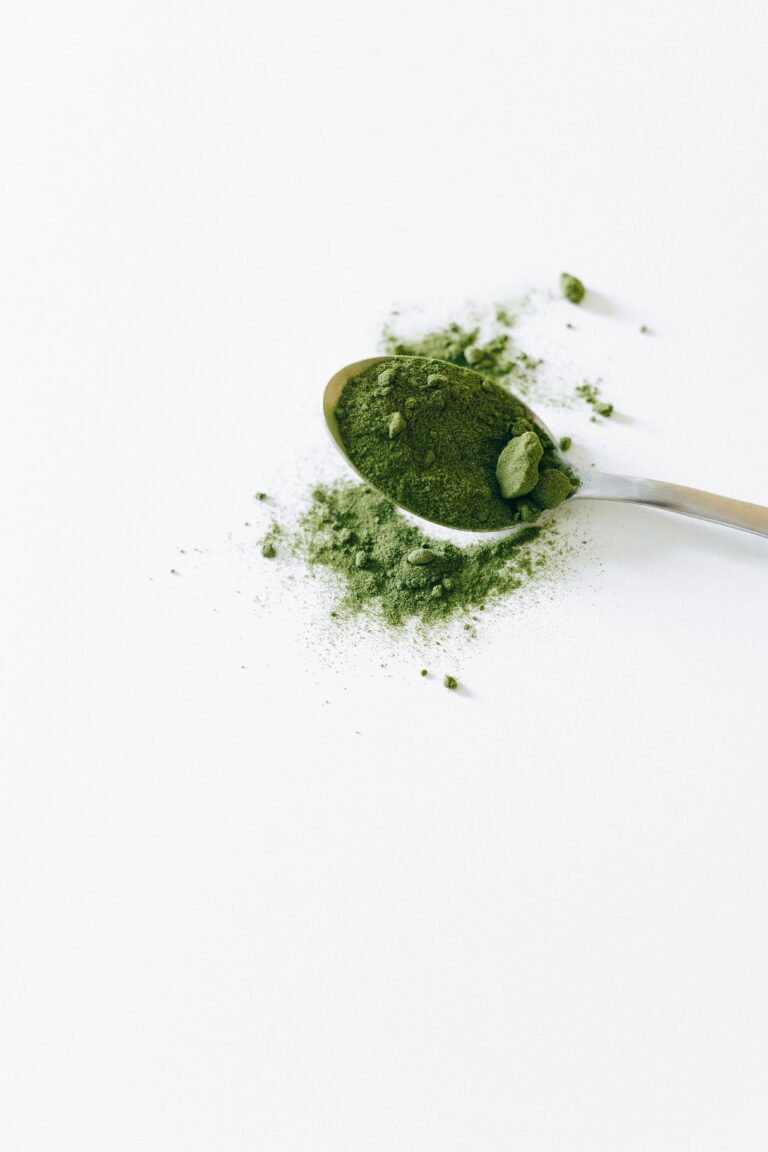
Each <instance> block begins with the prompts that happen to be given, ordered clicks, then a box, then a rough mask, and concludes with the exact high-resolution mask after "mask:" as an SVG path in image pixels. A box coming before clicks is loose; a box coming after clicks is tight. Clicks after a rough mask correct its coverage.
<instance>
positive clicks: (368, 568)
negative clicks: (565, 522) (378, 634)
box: [297, 481, 560, 626]
mask: <svg viewBox="0 0 768 1152" xmlns="http://www.w3.org/2000/svg"><path fill="white" fill-rule="evenodd" d="M556 540H557V537H556V535H555V532H554V529H553V528H552V527H551V526H550V527H548V528H546V529H540V528H538V527H537V526H524V527H521V528H518V529H517V530H516V531H513V532H511V533H509V534H508V535H507V536H505V537H503V538H502V539H492V540H490V541H489V542H488V543H483V544H473V545H470V546H468V547H466V548H458V547H457V546H456V545H455V544H451V543H447V542H443V541H437V540H434V539H432V538H431V537H429V536H427V535H426V534H425V533H424V532H422V531H421V529H420V528H418V527H416V525H414V524H412V523H410V522H409V521H408V520H407V519H406V518H405V517H404V516H403V515H402V513H400V512H399V511H398V510H397V508H395V506H394V505H393V504H392V503H391V502H390V501H389V500H387V499H386V498H385V497H384V496H382V495H381V494H380V493H378V492H376V491H375V489H373V488H371V487H370V486H369V485H367V484H353V483H349V482H346V481H338V482H336V483H335V484H329V485H321V486H320V487H318V488H316V489H315V490H314V492H313V494H312V503H311V505H310V507H309V510H308V511H307V513H306V514H305V516H304V517H303V520H302V521H301V524H300V528H299V533H298V539H297V545H298V550H299V552H300V553H301V554H302V555H303V556H304V558H305V559H306V560H307V562H308V563H309V564H310V565H311V566H315V565H319V566H322V567H324V568H327V569H329V570H330V571H331V572H333V573H335V574H336V576H337V577H338V578H339V579H340V581H341V586H342V589H343V598H342V603H341V605H340V611H341V612H342V613H343V614H350V615H354V614H356V613H360V612H365V611H373V612H374V613H375V614H377V615H379V616H380V618H382V619H383V620H384V621H385V622H386V623H388V624H390V625H395V626H397V625H401V624H404V623H405V622H406V621H407V620H409V619H414V618H415V619H416V620H418V621H420V622H421V623H423V624H428V625H429V624H434V623H438V622H440V621H446V620H449V619H451V618H453V617H455V616H457V615H460V614H468V613H470V612H471V611H472V610H473V609H482V608H484V607H485V605H486V604H487V603H489V602H491V601H493V600H495V599H497V598H499V597H502V596H505V595H508V594H509V593H511V592H515V591H517V589H519V588H521V587H522V586H523V585H524V584H527V583H529V582H530V581H531V580H532V579H533V578H535V577H536V576H537V575H540V574H543V573H544V572H546V571H547V570H548V569H549V568H551V566H552V563H553V561H554V560H555V559H556V557H557V556H559V554H560V552H559V549H558V548H556Z"/></svg>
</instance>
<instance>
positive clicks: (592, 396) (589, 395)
mask: <svg viewBox="0 0 768 1152" xmlns="http://www.w3.org/2000/svg"><path fill="white" fill-rule="evenodd" d="M574 391H575V393H576V395H577V396H578V397H580V398H581V399H582V400H586V402H587V404H589V406H590V407H591V408H592V410H593V411H594V412H596V413H597V415H598V416H605V417H606V418H607V417H609V416H612V415H613V404H607V403H606V402H605V401H604V400H601V399H600V389H599V388H598V386H597V384H587V383H584V384H577V385H576V387H575V389H574Z"/></svg>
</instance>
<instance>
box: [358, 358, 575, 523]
mask: <svg viewBox="0 0 768 1152" xmlns="http://www.w3.org/2000/svg"><path fill="white" fill-rule="evenodd" d="M457 339H458V337H457ZM463 340H464V337H462V338H461V340H460V341H459V344H463ZM457 349H458V345H456V348H455V349H454V351H455V355H459V353H458V350H457ZM461 355H464V352H462V353H461ZM336 417H337V420H338V426H339V431H340V433H341V437H342V440H343V441H344V445H345V448H346V450H347V453H348V455H349V458H350V460H351V461H352V463H353V464H354V465H355V467H356V468H357V469H358V471H359V472H360V473H361V474H362V475H363V476H364V477H365V478H366V479H367V480H370V482H371V483H372V484H375V485H376V487H377V488H379V489H380V490H381V491H382V492H384V493H386V495H388V496H390V497H391V498H392V499H393V500H395V501H396V502H397V503H398V504H400V505H402V506H403V507H405V508H408V509H409V510H410V511H412V512H415V513H416V514H417V515H419V516H422V517H424V519H426V520H432V521H434V522H435V523H438V524H446V525H450V526H451V527H454V528H464V529H470V530H483V529H497V528H506V527H509V526H510V525H513V524H518V523H520V522H532V521H534V520H536V519H538V517H539V515H540V513H541V511H542V509H544V508H550V507H554V506H555V505H556V504H559V503H560V502H561V501H562V500H563V499H564V498H565V497H566V496H568V495H569V494H570V493H571V492H572V491H573V490H575V488H576V486H577V485H578V480H577V478H576V476H575V474H574V473H573V472H572V471H571V469H570V468H569V466H568V465H567V464H565V463H564V462H563V461H562V460H561V459H560V457H559V455H558V454H557V447H556V445H555V444H554V442H553V441H552V440H551V439H550V437H549V435H548V434H547V433H546V431H545V430H544V429H543V428H542V427H541V426H540V425H536V426H535V428H534V424H533V423H532V422H531V420H530V419H529V418H528V417H527V413H526V409H525V408H524V406H523V405H522V404H521V403H520V401H519V400H517V399H516V398H515V397H514V396H513V395H511V393H509V392H507V391H506V389H504V388H502V387H500V386H499V385H498V384H495V383H494V382H493V381H491V380H489V379H487V378H486V376H484V375H481V374H480V373H479V372H474V371H471V370H469V369H467V368H466V367H463V366H458V365H457V364H456V363H448V362H446V361H445V360H438V359H434V358H425V357H421V356H405V355H401V356H397V357H393V358H392V359H390V360H384V361H379V362H378V363H376V364H373V365H371V366H370V367H368V368H366V369H364V370H363V371H362V372H361V373H360V374H359V375H358V376H354V377H352V378H351V379H350V380H349V381H348V382H347V383H346V385H345V387H344V391H343V392H342V394H341V397H340V399H339V403H338V406H337V409H336ZM510 441H511V443H510ZM515 445H517V446H518V448H520V446H525V447H526V449H530V452H529V456H528V466H527V471H526V473H525V477H524V478H522V480H519V479H518V482H517V483H516V484H515V483H513V482H512V481H511V480H509V481H508V482H507V483H505V482H504V481H503V480H502V472H501V471H500V470H499V471H497V466H498V468H499V469H501V468H502V464H501V461H500V459H499V458H500V454H501V453H502V450H504V452H505V453H506V454H507V456H508V457H509V454H510V453H512V452H514V450H515ZM534 455H535V459H534ZM507 472H508V473H509V469H508V470H507ZM539 473H540V474H541V477H542V480H543V481H544V480H545V478H546V482H545V483H544V485H543V487H540V486H539V485H538V484H537V480H538V478H539ZM550 473H551V474H552V475H550ZM528 479H530V482H529V483H526V481H527V480H528Z"/></svg>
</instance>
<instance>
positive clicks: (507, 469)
mask: <svg viewBox="0 0 768 1152" xmlns="http://www.w3.org/2000/svg"><path fill="white" fill-rule="evenodd" d="M543 455H544V447H543V445H542V443H541V440H539V438H538V436H537V435H536V433H535V432H523V433H522V434H521V435H520V436H513V438H512V439H511V440H510V441H509V443H508V444H507V446H506V447H505V448H503V449H502V451H501V455H500V456H499V459H498V461H497V464H496V479H497V480H498V482H499V490H500V492H501V494H502V496H503V497H504V498H505V500H511V499H513V498H514V497H515V496H526V495H527V494H528V493H529V492H531V491H532V490H533V489H534V488H535V487H536V484H537V482H538V479H539V461H540V460H541V458H542V456H543Z"/></svg>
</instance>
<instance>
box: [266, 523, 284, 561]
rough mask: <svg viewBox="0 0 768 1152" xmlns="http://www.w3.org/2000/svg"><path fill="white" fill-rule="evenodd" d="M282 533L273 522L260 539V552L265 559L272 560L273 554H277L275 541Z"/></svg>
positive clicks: (278, 526)
mask: <svg viewBox="0 0 768 1152" xmlns="http://www.w3.org/2000/svg"><path fill="white" fill-rule="evenodd" d="M282 534H283V530H282V528H281V527H280V525H279V524H277V523H274V524H272V525H271V527H270V529H269V531H268V532H267V534H266V536H265V537H264V539H263V540H262V541H261V554H262V556H264V557H265V558H266V559H267V560H274V558H275V556H277V542H278V540H279V539H280V537H281V536H282Z"/></svg>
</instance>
